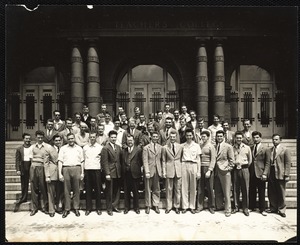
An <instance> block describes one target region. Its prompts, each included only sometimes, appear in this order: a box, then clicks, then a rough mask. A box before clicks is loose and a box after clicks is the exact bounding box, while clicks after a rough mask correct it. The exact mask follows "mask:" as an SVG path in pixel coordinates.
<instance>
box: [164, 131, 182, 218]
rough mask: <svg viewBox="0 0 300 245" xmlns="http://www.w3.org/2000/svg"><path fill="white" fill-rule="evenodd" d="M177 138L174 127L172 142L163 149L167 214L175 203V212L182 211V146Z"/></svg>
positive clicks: (171, 133) (171, 135)
mask: <svg viewBox="0 0 300 245" xmlns="http://www.w3.org/2000/svg"><path fill="white" fill-rule="evenodd" d="M176 138H177V131H176V130H175V129H174V130H172V131H171V132H170V142H169V143H168V144H166V145H165V146H164V147H163V150H162V170H163V177H164V178H165V179H166V202H167V208H166V211H165V212H166V214H168V213H170V211H171V209H172V207H173V205H174V208H175V213H176V214H179V213H180V212H179V208H180V198H181V193H180V192H181V165H182V162H181V157H182V146H181V145H180V144H178V143H177V142H176ZM173 190H174V197H172V196H173Z"/></svg>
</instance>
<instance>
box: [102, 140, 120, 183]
mask: <svg viewBox="0 0 300 245" xmlns="http://www.w3.org/2000/svg"><path fill="white" fill-rule="evenodd" d="M121 160H122V149H121V147H120V146H118V145H116V144H115V150H114V149H113V148H112V146H111V145H110V143H107V144H106V145H105V146H104V147H103V148H102V151H101V165H102V169H103V170H104V173H105V175H110V177H111V178H121Z"/></svg>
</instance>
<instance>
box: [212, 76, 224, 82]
mask: <svg viewBox="0 0 300 245" xmlns="http://www.w3.org/2000/svg"><path fill="white" fill-rule="evenodd" d="M214 81H215V82H225V76H214Z"/></svg>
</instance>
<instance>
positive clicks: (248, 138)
mask: <svg viewBox="0 0 300 245" xmlns="http://www.w3.org/2000/svg"><path fill="white" fill-rule="evenodd" d="M243 126H244V129H243V130H242V132H243V136H244V137H243V143H244V144H245V145H248V146H250V147H252V146H253V145H254V142H253V138H252V133H253V131H252V130H251V121H250V119H244V122H243Z"/></svg>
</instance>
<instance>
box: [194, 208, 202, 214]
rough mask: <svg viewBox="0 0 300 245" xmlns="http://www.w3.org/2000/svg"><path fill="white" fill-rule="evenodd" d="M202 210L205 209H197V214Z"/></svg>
mask: <svg viewBox="0 0 300 245" xmlns="http://www.w3.org/2000/svg"><path fill="white" fill-rule="evenodd" d="M202 210H203V209H200V208H197V209H196V210H195V212H196V213H200V212H201V211H202Z"/></svg>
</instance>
